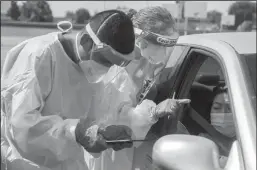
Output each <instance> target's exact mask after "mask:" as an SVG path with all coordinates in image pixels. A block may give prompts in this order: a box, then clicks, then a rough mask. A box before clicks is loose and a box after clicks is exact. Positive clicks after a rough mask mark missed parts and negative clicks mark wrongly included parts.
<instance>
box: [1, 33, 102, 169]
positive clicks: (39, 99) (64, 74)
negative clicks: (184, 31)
mask: <svg viewBox="0 0 257 170" xmlns="http://www.w3.org/2000/svg"><path fill="white" fill-rule="evenodd" d="M57 34H58V33H50V34H47V35H43V36H39V37H35V38H33V39H30V40H26V41H24V42H22V43H21V44H19V45H17V46H16V47H14V48H13V49H11V50H10V51H9V52H8V54H7V57H6V61H5V64H4V68H3V72H2V77H1V151H2V155H1V156H2V160H3V161H7V162H9V163H8V165H7V166H8V167H7V169H11V170H16V169H17V170H50V169H51V170H87V169H88V168H87V165H86V164H85V161H84V157H83V154H84V153H83V149H82V147H81V146H80V145H79V144H77V142H76V141H75V138H74V136H73V133H72V131H74V129H72V127H74V126H76V124H77V122H78V119H79V118H85V117H86V116H88V112H89V108H90V104H91V100H92V95H93V90H94V89H93V87H96V86H95V85H94V86H92V85H91V84H89V83H88V81H87V80H86V78H85V76H84V73H83V72H82V70H81V69H80V67H79V66H78V65H77V64H75V63H74V62H73V61H72V60H71V59H70V58H69V57H68V56H67V54H66V53H65V51H64V49H63V47H62V45H61V43H60V42H59V40H58V36H57ZM96 88H97V87H96Z"/></svg>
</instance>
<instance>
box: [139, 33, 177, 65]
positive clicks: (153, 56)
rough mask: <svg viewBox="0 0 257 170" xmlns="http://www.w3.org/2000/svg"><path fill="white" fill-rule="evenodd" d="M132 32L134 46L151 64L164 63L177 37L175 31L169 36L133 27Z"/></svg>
mask: <svg viewBox="0 0 257 170" xmlns="http://www.w3.org/2000/svg"><path fill="white" fill-rule="evenodd" d="M134 32H135V34H136V47H138V48H139V50H140V51H141V55H142V56H143V57H145V58H146V59H147V60H148V61H149V62H150V63H151V64H160V63H163V64H166V62H167V60H168V59H169V57H170V54H171V52H172V50H173V47H174V45H175V44H176V42H177V40H178V37H179V34H178V33H176V32H174V33H173V34H172V35H171V36H164V35H160V34H156V33H153V32H149V31H144V30H141V29H139V28H134ZM144 46H145V47H144Z"/></svg>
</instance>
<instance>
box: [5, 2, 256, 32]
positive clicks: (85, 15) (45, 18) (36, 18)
mask: <svg viewBox="0 0 257 170" xmlns="http://www.w3.org/2000/svg"><path fill="white" fill-rule="evenodd" d="M117 9H118V10H122V11H124V12H126V13H128V15H131V16H130V17H132V15H134V14H135V13H136V10H134V9H129V8H127V7H117ZM95 13H97V11H96V12H95ZM228 14H230V15H235V25H234V26H232V27H230V29H232V30H235V29H236V28H237V27H238V26H239V25H240V24H241V23H242V22H243V21H244V20H245V18H246V16H248V17H249V16H252V20H253V21H256V3H254V2H249V1H238V2H234V3H233V4H231V6H230V7H229V9H228ZM7 15H8V16H10V17H11V18H12V19H13V20H19V21H29V22H53V19H54V17H53V14H52V10H51V8H50V5H49V4H48V3H47V1H25V2H24V3H23V4H22V5H21V6H18V4H17V1H11V6H10V8H9V10H8V12H7ZM221 16H222V13H220V12H219V11H216V10H213V11H209V12H208V14H207V19H208V20H209V21H210V22H211V23H213V24H217V25H219V24H220V21H221ZM182 17H183V16H182ZM65 18H66V19H68V20H70V21H72V22H73V23H77V24H84V23H87V21H88V20H89V19H90V18H91V15H90V13H89V11H88V10H87V9H86V8H80V9H78V10H76V11H75V12H73V11H67V12H66V15H65Z"/></svg>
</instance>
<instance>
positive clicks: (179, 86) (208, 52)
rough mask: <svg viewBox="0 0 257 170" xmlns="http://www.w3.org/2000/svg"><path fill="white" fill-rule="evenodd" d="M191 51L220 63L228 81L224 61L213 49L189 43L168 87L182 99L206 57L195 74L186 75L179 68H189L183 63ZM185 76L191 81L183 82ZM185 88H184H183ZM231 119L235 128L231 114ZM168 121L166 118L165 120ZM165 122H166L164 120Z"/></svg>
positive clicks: (182, 111) (185, 96)
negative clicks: (174, 76)
mask: <svg viewBox="0 0 257 170" xmlns="http://www.w3.org/2000/svg"><path fill="white" fill-rule="evenodd" d="M193 52H200V53H202V54H204V55H205V56H207V57H212V58H213V59H214V60H215V61H217V63H218V64H219V65H220V67H221V70H222V73H223V75H224V79H225V81H226V83H229V81H228V77H227V72H226V69H225V66H224V63H223V62H222V61H221V60H220V57H218V55H219V54H218V53H216V52H215V51H214V50H212V49H210V48H206V47H202V46H198V45H191V46H190V47H189V51H188V53H187V55H186V56H185V58H184V61H183V63H182V65H181V66H180V67H179V70H178V74H180V75H176V77H177V79H176V81H175V83H174V84H173V87H170V90H171V91H172V94H173V93H174V92H176V96H175V98H177V99H178V98H179V99H182V98H187V97H188V94H189V90H190V87H191V85H192V83H193V81H194V79H195V77H196V75H197V73H198V71H199V69H200V67H201V65H202V64H203V63H204V62H205V61H206V59H207V58H206V59H205V60H204V61H203V62H202V63H198V64H200V66H199V68H197V71H196V73H195V74H192V72H190V73H189V74H190V75H189V76H188V75H185V73H183V70H181V68H182V67H183V65H184V67H185V68H187V70H188V72H189V70H190V68H189V67H187V65H185V63H186V62H187V61H186V60H188V58H190V55H192V53H193ZM191 67H192V66H191ZM187 77H190V78H191V83H184V82H186V81H187V80H186V79H187ZM183 84H186V86H188V87H186V88H185V86H184V85H183ZM185 89H186V90H185ZM228 94H229V98H230V100H231V111H232V112H233V113H234V114H236V112H235V109H234V105H233V101H232V96H231V91H230V88H228ZM185 109H186V107H182V108H181V109H180V110H179V111H178V113H179V116H178V119H180V118H181V117H182V116H183V113H184V110H185ZM233 119H234V123H235V126H236V128H238V126H237V121H236V119H235V116H233ZM166 121H168V120H166ZM165 123H167V122H165ZM169 129H170V128H169ZM237 139H239V136H238V132H237Z"/></svg>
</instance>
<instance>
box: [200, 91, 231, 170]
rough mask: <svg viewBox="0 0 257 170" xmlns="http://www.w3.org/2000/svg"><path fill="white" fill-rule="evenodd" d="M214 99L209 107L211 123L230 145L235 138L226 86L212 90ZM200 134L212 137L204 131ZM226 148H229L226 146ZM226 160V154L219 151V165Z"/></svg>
mask: <svg viewBox="0 0 257 170" xmlns="http://www.w3.org/2000/svg"><path fill="white" fill-rule="evenodd" d="M213 92H214V96H215V97H214V100H213V103H212V107H211V112H210V115H211V125H212V126H213V127H214V128H215V129H216V130H217V131H218V132H220V133H221V134H223V135H224V136H226V137H227V140H226V141H225V146H229V147H230V146H231V144H232V142H233V141H234V140H235V136H236V131H235V126H234V120H233V113H232V111H231V108H230V101H229V96H228V93H227V87H224V86H217V87H215V88H214V90H213ZM200 136H203V137H206V138H209V139H211V140H212V139H213V138H212V137H210V136H209V135H208V134H206V133H201V134H200ZM227 149H228V150H229V149H230V148H227ZM226 162H227V156H225V155H224V154H223V153H222V152H221V157H220V165H221V167H222V168H223V167H225V165H226Z"/></svg>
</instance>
